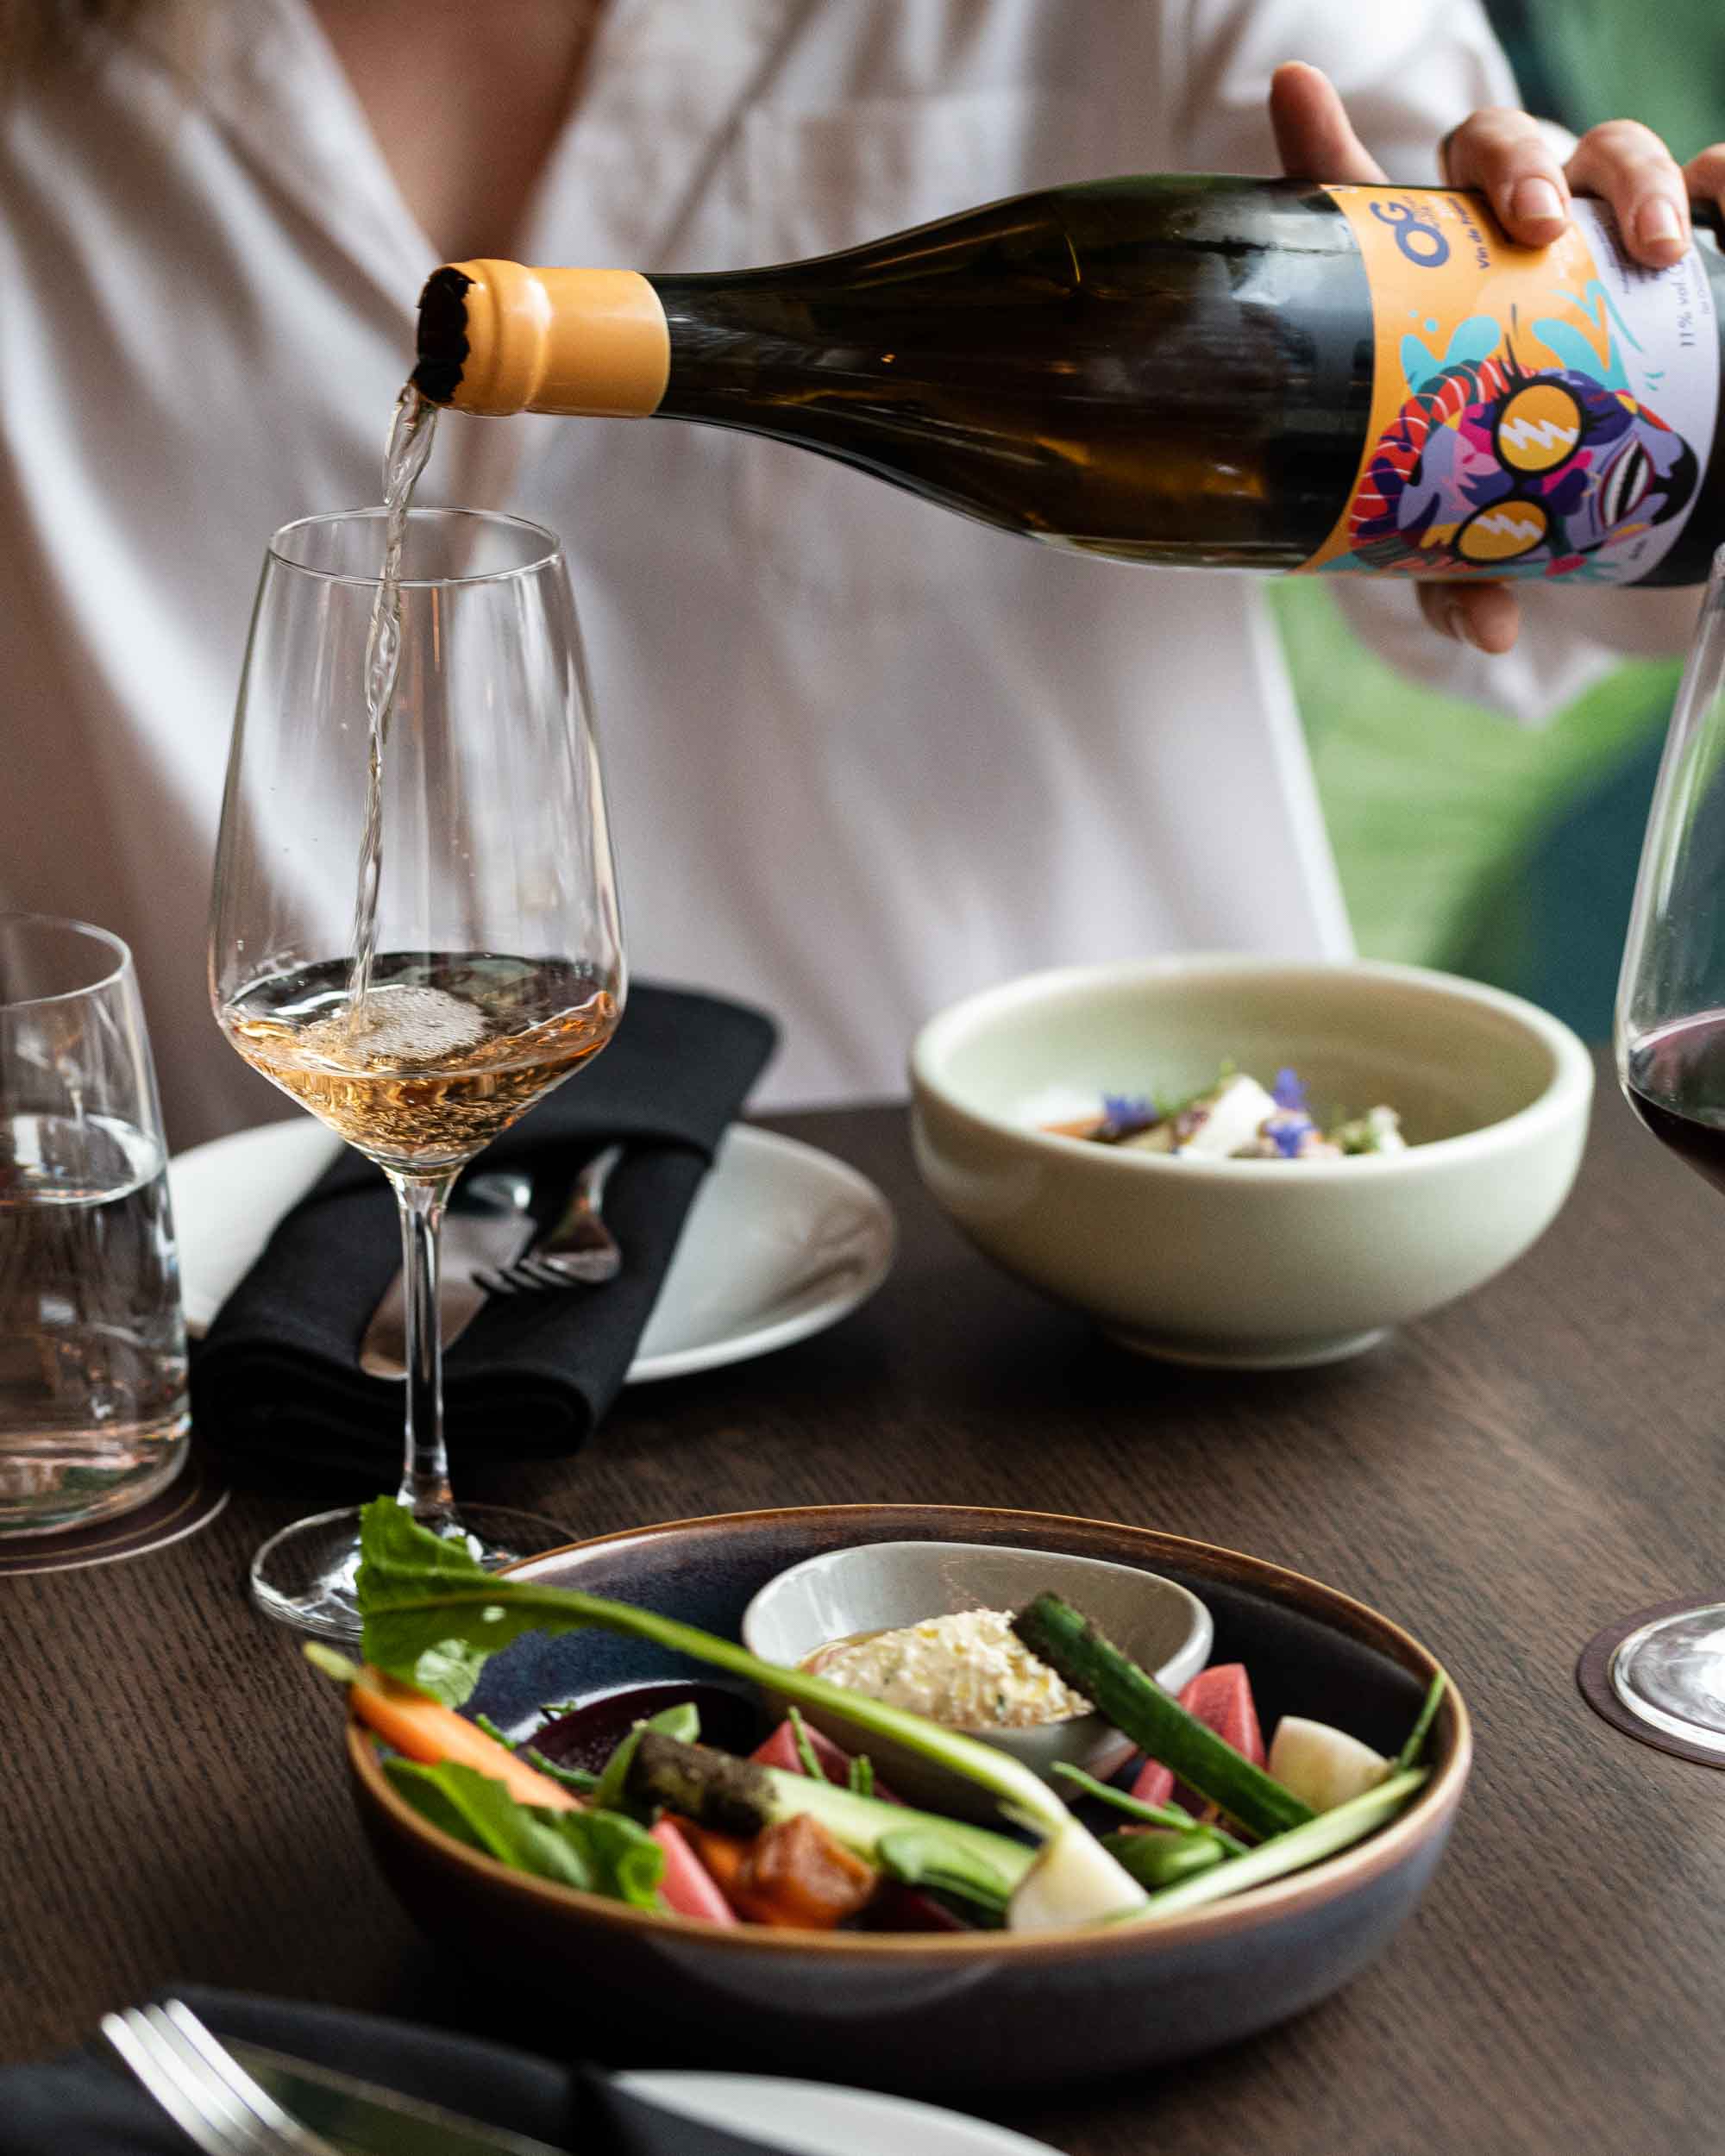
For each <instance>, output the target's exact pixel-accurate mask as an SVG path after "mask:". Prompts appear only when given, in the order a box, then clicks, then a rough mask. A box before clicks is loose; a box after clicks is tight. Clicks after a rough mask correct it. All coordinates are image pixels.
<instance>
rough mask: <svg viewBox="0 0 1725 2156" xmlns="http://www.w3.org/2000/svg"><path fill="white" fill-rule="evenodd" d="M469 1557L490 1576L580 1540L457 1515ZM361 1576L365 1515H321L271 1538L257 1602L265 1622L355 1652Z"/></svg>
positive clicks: (260, 1568) (507, 1514)
mask: <svg viewBox="0 0 1725 2156" xmlns="http://www.w3.org/2000/svg"><path fill="white" fill-rule="evenodd" d="M457 1510H458V1516H459V1519H460V1521H461V1535H452V1536H451V1538H450V1539H451V1540H461V1539H463V1538H464V1539H465V1541H466V1545H467V1550H468V1551H469V1553H470V1554H471V1555H472V1556H474V1557H477V1558H478V1559H479V1561H480V1564H482V1565H484V1566H485V1568H486V1570H487V1571H488V1572H494V1571H497V1570H499V1569H500V1567H502V1566H504V1565H505V1564H514V1563H515V1562H516V1560H517V1558H518V1557H537V1556H539V1555H540V1553H541V1552H542V1551H546V1550H560V1549H561V1548H562V1547H563V1545H565V1544H566V1543H570V1542H574V1541H575V1540H577V1539H578V1538H577V1536H576V1535H575V1534H574V1532H573V1531H572V1530H571V1529H570V1528H568V1527H565V1526H560V1525H559V1523H558V1522H557V1521H556V1520H546V1519H543V1518H542V1517H541V1515H540V1514H537V1513H531V1512H512V1511H511V1510H509V1509H508V1508H507V1507H505V1506H501V1505H462V1506H461V1507H458V1508H457ZM359 1572H360V1512H359V1507H357V1506H356V1505H348V1506H344V1507H342V1510H341V1511H339V1512H323V1513H317V1514H314V1515H313V1516H312V1517H311V1519H310V1520H296V1521H295V1522H294V1524H293V1525H292V1526H291V1527H284V1528H283V1529H282V1531H281V1532H280V1533H279V1535H272V1536H271V1538H270V1539H269V1540H268V1541H267V1543H265V1544H264V1545H263V1547H262V1548H261V1549H260V1551H258V1553H257V1555H256V1556H255V1557H254V1558H253V1559H252V1600H253V1601H254V1602H255V1603H256V1604H257V1606H258V1608H260V1610H262V1612H263V1613H264V1614H265V1616H267V1617H274V1618H277V1619H279V1621H280V1622H281V1623H283V1624H285V1625H297V1626H298V1628H299V1629H300V1631H302V1632H309V1633H316V1634H317V1637H318V1638H319V1639H338V1640H342V1641H343V1642H346V1643H348V1644H351V1643H352V1642H354V1640H357V1639H358V1638H359V1636H360V1633H361V1624H360V1613H359V1609H358V1608H357V1606H356V1604H355V1601H354V1583H355V1582H356V1581H357V1579H358V1577H359Z"/></svg>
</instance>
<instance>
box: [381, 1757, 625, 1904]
mask: <svg viewBox="0 0 1725 2156" xmlns="http://www.w3.org/2000/svg"><path fill="white" fill-rule="evenodd" d="M383 1771H384V1772H385V1773H386V1775H387V1776H388V1777H389V1779H390V1781H391V1782H392V1783H393V1784H394V1786H395V1788H396V1789H397V1790H398V1793H399V1794H400V1795H401V1796H403V1797H404V1798H405V1800H406V1802H408V1803H410V1804H411V1806H412V1807H413V1808H414V1810H415V1811H417V1812H418V1813H420V1814H422V1815H423V1817H424V1818H426V1819H429V1820H430V1822H431V1824H432V1825H433V1826H434V1827H440V1828H441V1829H442V1832H443V1833H446V1834H450V1835H453V1836H454V1838H455V1839H456V1840H457V1841H461V1842H466V1843H467V1846H468V1847H469V1848H472V1849H479V1850H482V1851H483V1852H485V1854H486V1856H488V1857H495V1858H497V1859H498V1861H499V1863H501V1864H506V1865H511V1866H512V1867H513V1869H514V1870H516V1871H530V1872H532V1873H533V1874H534V1875H535V1876H536V1877H538V1878H541V1879H555V1880H556V1881H557V1883H559V1884H560V1885H561V1886H572V1887H580V1889H581V1890H582V1891H583V1892H584V1893H587V1894H604V1895H608V1896H610V1897H611V1899H612V1901H616V1902H629V1903H630V1905H631V1907H633V1908H638V1909H656V1908H658V1907H659V1882H660V1880H661V1879H662V1877H663V1876H664V1871H665V1852H664V1851H663V1850H662V1848H661V1847H660V1846H659V1845H658V1843H657V1842H656V1841H655V1840H654V1839H653V1837H652V1836H651V1835H650V1834H649V1833H648V1832H647V1830H646V1828H645V1827H638V1826H637V1824H636V1822H635V1821H633V1820H632V1819H627V1818H625V1817H624V1814H622V1813H621V1812H599V1811H583V1812H547V1811H541V1810H540V1809H539V1808H537V1807H536V1806H535V1805H528V1804H518V1803H517V1802H516V1801H515V1799H514V1798H513V1797H512V1796H511V1795H510V1794H509V1791H508V1790H507V1789H505V1788H504V1786H503V1784H502V1783H500V1782H493V1781H492V1779H491V1777H490V1776H489V1775H485V1774H481V1773H480V1772H479V1771H478V1770H477V1768H474V1767H464V1766H459V1765H457V1764H455V1763H454V1762H453V1761H451V1760H443V1761H441V1762H439V1763H438V1764H436V1765H425V1764H422V1763H421V1762H420V1761H418V1760H417V1759H399V1758H388V1759H386V1760H385V1761H384V1763H383Z"/></svg>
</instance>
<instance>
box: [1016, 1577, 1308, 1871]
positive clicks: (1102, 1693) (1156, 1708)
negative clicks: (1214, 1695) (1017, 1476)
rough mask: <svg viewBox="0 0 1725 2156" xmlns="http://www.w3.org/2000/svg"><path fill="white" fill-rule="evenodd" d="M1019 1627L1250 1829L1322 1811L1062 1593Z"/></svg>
mask: <svg viewBox="0 0 1725 2156" xmlns="http://www.w3.org/2000/svg"><path fill="white" fill-rule="evenodd" d="M1013 1631H1014V1632H1015V1633H1017V1634H1018V1636H1019V1639H1022V1640H1023V1642H1024V1643H1025V1645H1026V1646H1027V1647H1028V1648H1029V1649H1030V1651H1031V1652H1032V1654H1034V1655H1038V1656H1040V1657H1041V1658H1042V1660H1043V1661H1044V1662H1045V1663H1047V1664H1048V1665H1049V1667H1050V1668H1051V1669H1052V1670H1055V1671H1057V1674H1058V1675H1060V1676H1061V1677H1064V1678H1065V1680H1066V1682H1067V1683H1069V1685H1071V1686H1072V1687H1073V1689H1075V1690H1076V1691H1080V1692H1082V1693H1083V1695H1084V1696H1085V1697H1086V1698H1087V1699H1088V1700H1090V1701H1092V1702H1094V1703H1095V1707H1096V1709H1097V1711H1098V1712H1099V1713H1100V1714H1102V1715H1103V1716H1104V1717H1105V1718H1106V1719H1107V1720H1109V1721H1111V1722H1112V1723H1113V1726H1114V1727H1115V1728H1116V1729H1118V1730H1120V1732H1121V1733H1122V1734H1124V1735H1126V1736H1128V1737H1130V1738H1131V1739H1132V1742H1133V1743H1134V1744H1135V1745H1137V1746H1138V1749H1139V1751H1140V1752H1148V1753H1149V1754H1150V1756H1151V1758H1152V1759H1160V1760H1161V1761H1162V1763H1163V1764H1164V1766H1169V1767H1172V1768H1173V1770H1174V1771H1175V1773H1176V1775H1178V1776H1179V1777H1180V1779H1181V1780H1182V1782H1185V1783H1189V1784H1190V1786H1191V1787H1192V1788H1193V1789H1197V1790H1199V1791H1201V1793H1202V1794H1203V1795H1204V1796H1208V1798H1209V1799H1210V1801H1211V1802H1212V1803H1213V1804H1217V1805H1220V1808H1221V1809H1222V1810H1223V1811H1225V1812H1226V1814H1228V1816H1229V1818H1230V1819H1233V1820H1235V1821H1238V1822H1239V1825H1240V1826H1242V1827H1245V1829H1246V1830H1247V1832H1248V1833H1254V1834H1258V1835H1270V1834H1281V1833H1287V1831H1288V1830H1289V1828H1290V1827H1302V1826H1304V1825H1305V1824H1306V1822H1307V1821H1308V1820H1310V1819H1312V1818H1313V1817H1314V1816H1315V1814H1314V1812H1313V1810H1312V1808H1311V1806H1310V1805H1309V1804H1306V1803H1303V1802H1302V1801H1301V1799H1300V1798H1299V1797H1297V1796H1295V1795H1294V1793H1293V1791H1292V1790H1291V1789H1284V1788H1283V1785H1282V1784H1281V1783H1279V1782H1277V1781H1273V1780H1272V1779H1271V1778H1270V1776H1269V1775H1267V1774H1266V1773H1264V1770H1263V1769H1262V1768H1261V1767H1255V1766H1253V1764H1251V1760H1250V1759H1248V1758H1245V1756H1244V1755H1243V1754H1242V1753H1240V1752H1236V1751H1235V1750H1234V1748H1233V1745H1230V1744H1226V1743H1224V1742H1223V1740H1222V1739H1221V1738H1220V1737H1219V1736H1217V1735H1216V1733H1215V1732H1214V1730H1213V1729H1210V1728H1208V1727H1206V1726H1205V1724H1204V1723H1202V1722H1201V1721H1200V1720H1198V1719H1197V1717H1196V1716H1195V1715H1193V1714H1188V1713H1187V1711H1186V1709H1185V1708H1183V1707H1182V1706H1181V1704H1180V1702H1179V1701H1178V1700H1176V1699H1175V1698H1174V1697H1173V1695H1171V1694H1170V1693H1168V1692H1164V1690H1163V1689H1162V1687H1161V1686H1160V1685H1159V1684H1158V1683H1156V1681H1155V1679H1154V1678H1152V1677H1146V1676H1145V1673H1144V1671H1143V1670H1140V1669H1139V1668H1138V1664H1136V1663H1135V1662H1133V1661H1131V1660H1130V1659H1129V1658H1127V1657H1126V1655H1123V1654H1122V1653H1121V1652H1120V1649H1119V1648H1118V1647H1116V1646H1114V1645H1112V1644H1111V1643H1110V1642H1109V1641H1108V1640H1107V1639H1104V1638H1103V1637H1102V1635H1101V1633H1099V1632H1098V1631H1097V1630H1096V1627H1095V1626H1094V1625H1093V1624H1091V1623H1090V1622H1089V1620H1088V1619H1087V1618H1085V1617H1082V1616H1081V1615H1080V1614H1079V1613H1078V1612H1077V1611H1076V1609H1074V1608H1073V1607H1072V1606H1071V1604H1070V1603H1069V1602H1064V1601H1062V1600H1061V1599H1060V1597H1059V1596H1058V1595H1038V1596H1037V1597H1036V1598H1035V1600H1034V1601H1032V1602H1031V1603H1029V1604H1028V1605H1027V1606H1026V1608H1023V1609H1021V1610H1020V1611H1019V1614H1018V1615H1017V1616H1016V1617H1014V1618H1013Z"/></svg>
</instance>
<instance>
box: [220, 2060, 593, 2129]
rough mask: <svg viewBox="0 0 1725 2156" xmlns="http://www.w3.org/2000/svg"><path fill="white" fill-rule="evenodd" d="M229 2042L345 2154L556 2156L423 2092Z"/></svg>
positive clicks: (273, 2091) (269, 2085)
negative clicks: (428, 2100) (404, 2091)
mask: <svg viewBox="0 0 1725 2156" xmlns="http://www.w3.org/2000/svg"><path fill="white" fill-rule="evenodd" d="M229 2048H230V2049H231V2050H232V2051H233V2052H234V2053H235V2056H236V2057H237V2058H238V2059H239V2061H240V2063H241V2065H243V2066H246V2067H248V2068H249V2070H250V2071H252V2072H253V2073H254V2074H255V2075H256V2077H257V2078H258V2079H259V2080H260V2082H262V2084H264V2086H265V2088H266V2089H267V2090H269V2092H270V2094H271V2095H272V2096H277V2097H279V2099H280V2100H281V2102H282V2103H285V2104H287V2105H288V2106H289V2107H290V2108H291V2109H292V2112H293V2114H294V2115H295V2117H296V2118H299V2119H303V2120H304V2122H306V2123H307V2124H308V2125H309V2126H311V2128H314V2129H315V2130H316V2131H317V2132H319V2133H323V2134H327V2135H328V2136H329V2139H330V2140H333V2141H335V2142H336V2146H337V2147H340V2148H341V2149H342V2150H343V2151H344V2152H348V2153H349V2156H561V2151H559V2150H557V2149H554V2148H552V2147H549V2146H548V2144H547V2143H545V2142H544V2141H538V2140H533V2139H532V2138H531V2136H530V2135H528V2134H517V2133H514V2132H511V2130H510V2129H508V2128H505V2127H500V2126H482V2125H481V2124H480V2122H479V2121H478V2120H477V2119H469V2118H464V2117H462V2116H461V2114H460V2113H459V2112H455V2111H449V2110H446V2109H444V2108H443V2106H442V2104H436V2103H426V2101H425V2100H424V2098H423V2096H403V2095H401V2094H400V2092H399V2091H398V2090H394V2089H385V2088H380V2087H379V2086H378V2085H377V2084H375V2083H373V2082H369V2081H356V2080H355V2079H354V2077H353V2076H352V2075H351V2074H345V2073H337V2072H336V2071H335V2070H334V2068H333V2067H329V2066H322V2065H313V2064H312V2063H311V2060H309V2059H288V2058H285V2057H284V2056H283V2055H282V2053H279V2052H273V2051H266V2050H264V2049H263V2048H262V2047H261V2046H259V2045H256V2044H240V2043H235V2044H233V2045H231V2046H229Z"/></svg>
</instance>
